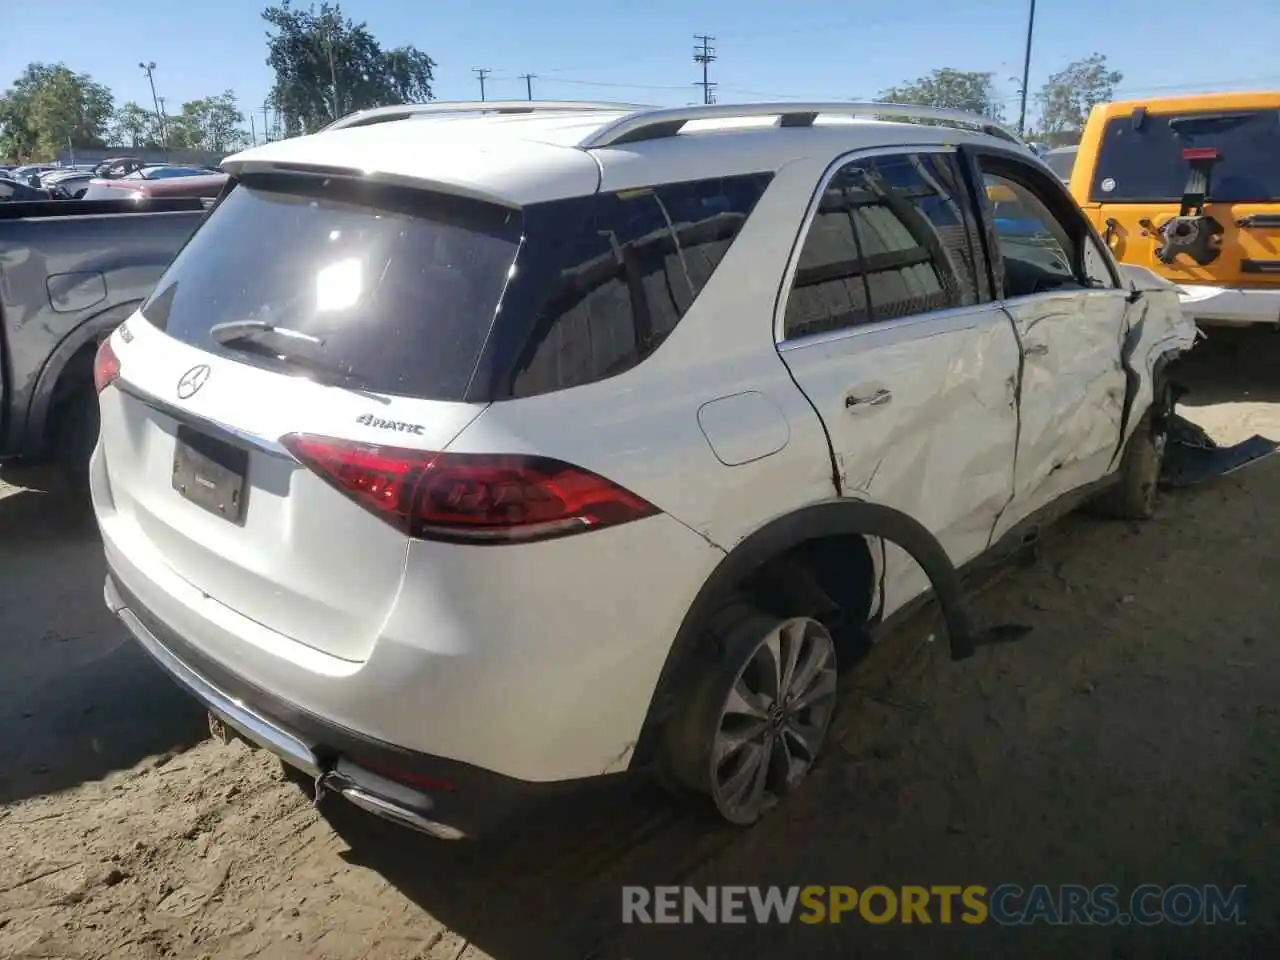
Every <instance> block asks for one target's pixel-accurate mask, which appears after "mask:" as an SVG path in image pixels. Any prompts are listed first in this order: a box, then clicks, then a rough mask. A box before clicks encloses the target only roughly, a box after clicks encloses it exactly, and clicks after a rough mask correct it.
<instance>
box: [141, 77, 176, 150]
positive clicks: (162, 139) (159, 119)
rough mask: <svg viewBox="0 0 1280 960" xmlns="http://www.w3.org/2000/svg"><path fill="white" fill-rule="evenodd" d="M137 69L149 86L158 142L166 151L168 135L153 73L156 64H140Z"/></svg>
mask: <svg viewBox="0 0 1280 960" xmlns="http://www.w3.org/2000/svg"><path fill="white" fill-rule="evenodd" d="M138 68H139V69H140V70H141V71H142V72H143V73H145V74H146V75H147V82H148V83H149V84H151V102H152V103H153V104H155V108H156V123H158V124H159V125H160V142H161V144H163V146H164V148H165V150H168V149H169V135H168V134H167V133H166V132H165V129H164V114H162V113H161V112H160V98H159V97H157V96H156V78H155V76H154V71H155V69H156V62H155V61H154V60H151V61H149V62H146V63H141V62H140V63H139V64H138Z"/></svg>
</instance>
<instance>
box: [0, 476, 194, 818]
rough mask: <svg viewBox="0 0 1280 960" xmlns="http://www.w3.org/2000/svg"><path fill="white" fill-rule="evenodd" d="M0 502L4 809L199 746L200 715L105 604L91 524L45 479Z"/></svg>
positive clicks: (4, 494) (0, 791)
mask: <svg viewBox="0 0 1280 960" xmlns="http://www.w3.org/2000/svg"><path fill="white" fill-rule="evenodd" d="M4 481H5V482H7V483H11V484H13V483H22V484H24V485H26V484H35V483H39V484H40V485H41V486H43V487H45V488H46V489H43V490H42V489H38V488H37V489H30V488H28V489H17V490H16V492H14V491H13V490H12V488H11V489H10V490H7V491H5V490H0V805H3V804H9V803H12V802H14V801H17V800H21V799H24V798H26V797H31V796H36V795H41V794H47V793H52V792H56V791H60V790H65V789H68V788H70V787H74V786H76V785H77V784H80V783H84V782H87V781H92V780H98V779H101V778H102V777H104V776H106V775H107V774H108V773H111V772H112V771H115V770H121V769H127V768H129V767H132V766H133V765H134V764H136V763H138V761H140V760H141V759H143V758H144V757H148V756H151V755H154V754H160V753H165V752H167V751H170V750H174V749H181V748H184V747H186V746H189V745H191V744H193V743H195V742H196V741H197V740H198V739H199V738H200V735H201V724H202V722H203V714H202V713H201V712H200V711H199V710H197V709H195V708H194V706H193V704H192V703H191V701H190V700H189V699H188V698H186V697H185V696H183V694H182V693H181V691H179V690H178V688H177V687H176V686H175V685H174V684H173V683H171V682H170V681H169V680H168V679H167V678H166V677H165V676H164V675H163V674H162V673H161V672H160V670H159V669H158V668H157V667H155V666H154V665H153V664H152V663H151V661H150V660H149V658H148V657H147V656H146V654H145V653H143V652H142V651H141V650H140V649H139V648H138V647H137V645H136V644H134V643H133V642H132V641H131V639H130V638H129V636H128V634H127V632H126V631H125V629H124V627H122V626H121V625H120V623H119V622H118V621H117V620H116V619H115V618H114V617H113V616H111V614H110V613H108V612H107V609H106V607H105V606H104V605H103V602H102V583H103V578H104V576H105V573H106V568H105V564H104V562H103V558H102V546H101V543H100V541H99V540H98V533H97V530H96V528H95V526H94V522H93V517H92V514H91V513H90V512H89V510H88V509H87V507H86V506H85V505H84V504H83V503H82V502H81V501H78V500H77V499H75V498H73V497H70V496H68V495H67V494H66V493H65V492H63V491H60V490H58V488H57V484H56V483H54V482H52V481H51V479H50V478H49V477H48V476H47V475H44V474H43V473H40V472H37V473H31V472H29V471H27V470H23V471H21V472H20V473H15V472H14V471H13V470H12V469H9V470H6V472H5V474H4Z"/></svg>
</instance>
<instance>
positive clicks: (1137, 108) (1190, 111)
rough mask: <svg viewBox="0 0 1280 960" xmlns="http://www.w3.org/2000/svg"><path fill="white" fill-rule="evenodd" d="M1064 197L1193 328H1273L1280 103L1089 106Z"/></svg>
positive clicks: (1278, 277) (1238, 97) (1261, 97)
mask: <svg viewBox="0 0 1280 960" xmlns="http://www.w3.org/2000/svg"><path fill="white" fill-rule="evenodd" d="M1070 189H1071V193H1072V195H1073V196H1074V197H1075V199H1076V202H1077V203H1079V204H1080V206H1081V207H1082V208H1083V209H1084V211H1085V214H1086V215H1087V216H1088V217H1089V218H1090V219H1091V220H1092V221H1093V223H1094V225H1095V226H1096V227H1097V229H1098V232H1099V233H1101V234H1102V236H1103V238H1104V239H1105V240H1106V242H1107V243H1108V244H1109V245H1110V247H1111V250H1112V252H1113V253H1114V254H1115V256H1116V259H1118V260H1120V261H1121V262H1124V263H1132V264H1138V265H1141V266H1144V267H1149V268H1150V269H1152V270H1154V271H1156V272H1157V273H1159V274H1160V275H1162V276H1164V277H1167V278H1168V279H1170V280H1172V281H1173V282H1175V283H1176V284H1178V286H1179V287H1180V288H1181V290H1182V302H1183V307H1184V309H1185V310H1186V311H1187V313H1188V315H1190V316H1191V317H1193V318H1194V319H1195V320H1196V321H1197V322H1199V323H1203V324H1250V323H1280V91H1271V92H1259V93H1212V94H1200V95H1196V96H1182V97H1166V98H1159V99H1147V100H1127V101H1119V102H1115V103H1105V104H1099V105H1098V106H1096V107H1094V108H1093V111H1092V113H1091V114H1090V115H1089V121H1088V123H1087V124H1086V125H1085V129H1084V136H1083V137H1082V139H1081V142H1080V148H1079V151H1078V154H1077V157H1076V162H1075V166H1074V168H1073V169H1072V171H1071V180H1070Z"/></svg>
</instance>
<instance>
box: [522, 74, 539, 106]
mask: <svg viewBox="0 0 1280 960" xmlns="http://www.w3.org/2000/svg"><path fill="white" fill-rule="evenodd" d="M536 76H537V74H536V73H522V74H520V79H521V80H523V81H524V88H525V90H526V91H527V92H528V94H529V99H530V100H532V99H533V80H534V78H535V77H536Z"/></svg>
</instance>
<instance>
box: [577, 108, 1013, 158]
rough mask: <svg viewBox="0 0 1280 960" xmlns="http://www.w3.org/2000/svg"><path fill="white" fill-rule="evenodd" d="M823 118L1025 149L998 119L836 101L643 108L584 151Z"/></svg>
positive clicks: (810, 122)
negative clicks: (956, 134) (892, 124)
mask: <svg viewBox="0 0 1280 960" xmlns="http://www.w3.org/2000/svg"><path fill="white" fill-rule="evenodd" d="M819 114H826V115H828V116H845V117H873V118H884V119H907V120H930V121H935V122H938V123H945V124H950V125H951V126H957V127H971V128H976V129H978V130H981V131H982V132H983V133H986V134H988V135H990V136H994V137H999V138H1000V139H1002V140H1009V141H1012V142H1013V143H1016V144H1018V145H1019V146H1026V144H1025V143H1024V142H1023V140H1022V138H1021V137H1019V136H1018V135H1017V134H1015V133H1013V132H1012V131H1011V130H1008V129H1007V128H1005V127H1003V126H1001V125H1000V124H998V123H996V122H995V121H994V120H989V119H987V118H986V117H981V116H978V115H977V114H976V113H966V112H965V111H963V110H949V109H946V108H943V107H921V106H916V105H914V104H905V103H856V102H850V101H841V100H833V101H829V102H813V103H805V102H801V103H744V104H734V103H715V104H709V105H702V106H691V107H672V108H655V109H652V110H641V111H638V112H636V113H632V114H630V115H629V116H625V117H622V118H621V119H620V120H617V121H615V122H614V123H611V124H609V125H608V126H605V127H603V128H601V129H600V130H597V131H596V132H595V133H593V134H591V136H589V137H587V138H586V139H585V140H583V141H582V143H580V144H579V146H580V147H582V148H583V149H586V150H591V149H596V148H599V147H613V146H617V145H618V144H622V143H636V142H638V141H641V140H656V139H660V138H662V137H671V136H675V135H676V134H677V133H679V132H680V130H681V129H682V128H683V127H684V125H685V124H686V123H689V122H690V121H693V120H714V119H721V118H724V119H734V120H736V119H742V118H747V117H776V118H777V119H778V125H779V126H782V127H809V126H812V125H813V122H814V121H815V120H816V119H817V118H818V116H819Z"/></svg>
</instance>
